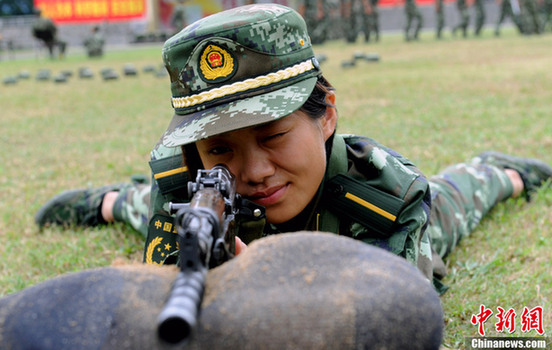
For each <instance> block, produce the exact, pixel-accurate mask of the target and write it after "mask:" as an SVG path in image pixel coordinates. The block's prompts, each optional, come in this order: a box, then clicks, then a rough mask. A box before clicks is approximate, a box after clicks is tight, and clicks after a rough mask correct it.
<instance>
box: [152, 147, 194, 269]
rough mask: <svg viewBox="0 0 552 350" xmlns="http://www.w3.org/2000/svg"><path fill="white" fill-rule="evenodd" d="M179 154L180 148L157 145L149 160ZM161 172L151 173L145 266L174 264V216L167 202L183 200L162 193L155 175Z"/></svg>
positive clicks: (170, 194) (175, 236)
mask: <svg viewBox="0 0 552 350" xmlns="http://www.w3.org/2000/svg"><path fill="white" fill-rule="evenodd" d="M179 154H180V156H181V150H180V148H166V147H164V146H162V145H160V144H158V145H157V146H156V147H155V148H154V150H153V151H152V152H151V160H152V162H153V161H158V160H163V159H169V158H172V157H177V156H178V155H179ZM150 164H151V162H150ZM152 170H153V167H152ZM167 170H170V169H167ZM162 172H163V169H161V170H157V174H156V173H155V172H152V179H151V180H152V181H151V194H150V213H149V218H150V219H149V223H148V233H147V238H146V243H145V247H144V258H143V259H144V262H145V263H147V264H157V265H161V264H167V263H174V262H176V259H172V257H173V256H174V254H175V252H176V251H177V244H176V242H177V240H176V238H177V234H176V227H175V226H174V216H173V215H171V214H170V213H169V212H168V211H169V202H171V201H172V202H183V201H184V200H183V199H181V198H177V197H175V195H174V194H172V193H162V191H161V190H160V187H159V182H158V179H157V178H156V175H159V173H162Z"/></svg>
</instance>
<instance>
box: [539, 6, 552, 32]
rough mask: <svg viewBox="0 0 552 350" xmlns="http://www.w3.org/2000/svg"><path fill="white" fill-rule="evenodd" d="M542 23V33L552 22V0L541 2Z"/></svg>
mask: <svg viewBox="0 0 552 350" xmlns="http://www.w3.org/2000/svg"><path fill="white" fill-rule="evenodd" d="M541 12H542V23H541V33H544V32H545V31H546V27H547V26H548V24H552V0H543V1H542V4H541Z"/></svg>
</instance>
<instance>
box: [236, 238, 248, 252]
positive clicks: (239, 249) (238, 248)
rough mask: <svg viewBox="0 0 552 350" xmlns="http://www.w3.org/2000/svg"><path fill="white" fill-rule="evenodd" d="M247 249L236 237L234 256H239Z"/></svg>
mask: <svg viewBox="0 0 552 350" xmlns="http://www.w3.org/2000/svg"><path fill="white" fill-rule="evenodd" d="M245 248H247V244H245V243H243V242H242V240H241V239H240V237H238V236H236V255H239V254H240V253H241V252H243V251H244V250H245Z"/></svg>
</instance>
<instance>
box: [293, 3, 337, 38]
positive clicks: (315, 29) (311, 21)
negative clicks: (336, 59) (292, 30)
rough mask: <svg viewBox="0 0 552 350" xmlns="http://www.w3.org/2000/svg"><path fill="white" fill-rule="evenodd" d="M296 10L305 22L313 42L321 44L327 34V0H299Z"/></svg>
mask: <svg viewBox="0 0 552 350" xmlns="http://www.w3.org/2000/svg"><path fill="white" fill-rule="evenodd" d="M297 12H299V14H300V15H301V16H302V17H303V19H304V20H305V22H306V23H307V28H308V30H309V33H310V38H311V41H312V43H313V44H323V43H324V42H325V41H326V39H327V36H328V27H329V19H330V18H329V16H328V11H327V0H300V1H299V4H298V9H297Z"/></svg>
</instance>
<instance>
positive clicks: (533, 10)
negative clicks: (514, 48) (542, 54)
mask: <svg viewBox="0 0 552 350" xmlns="http://www.w3.org/2000/svg"><path fill="white" fill-rule="evenodd" d="M537 7H538V5H537V1H536V0H522V2H521V15H522V19H521V23H522V26H523V34H540V33H541V23H540V18H539V13H538V8H537Z"/></svg>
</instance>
